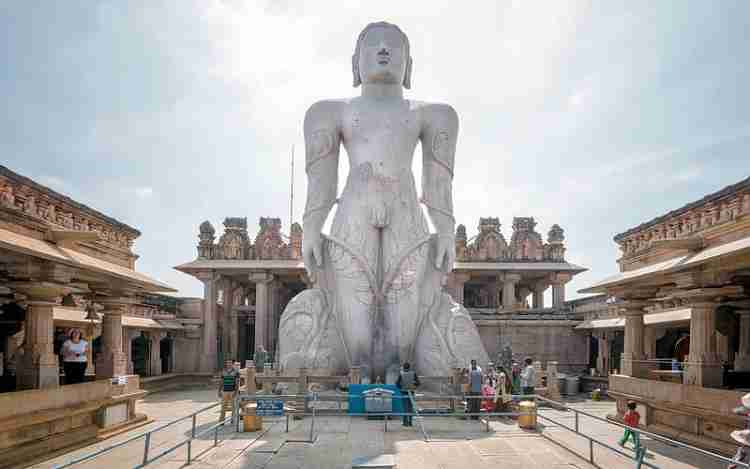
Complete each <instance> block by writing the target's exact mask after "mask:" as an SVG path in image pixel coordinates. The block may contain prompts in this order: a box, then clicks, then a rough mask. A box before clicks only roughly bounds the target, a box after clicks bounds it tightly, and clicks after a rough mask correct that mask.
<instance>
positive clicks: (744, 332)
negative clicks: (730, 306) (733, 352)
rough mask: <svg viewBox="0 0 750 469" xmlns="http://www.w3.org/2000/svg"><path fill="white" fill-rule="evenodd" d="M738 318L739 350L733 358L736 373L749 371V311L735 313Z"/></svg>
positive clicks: (742, 310)
mask: <svg viewBox="0 0 750 469" xmlns="http://www.w3.org/2000/svg"><path fill="white" fill-rule="evenodd" d="M737 315H739V317H740V331H739V342H740V343H739V350H737V356H736V357H735V358H734V369H735V370H736V371H750V309H741V310H739V311H737Z"/></svg>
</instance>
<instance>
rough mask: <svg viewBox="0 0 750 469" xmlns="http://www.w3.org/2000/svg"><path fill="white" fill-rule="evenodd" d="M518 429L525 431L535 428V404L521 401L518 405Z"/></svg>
mask: <svg viewBox="0 0 750 469" xmlns="http://www.w3.org/2000/svg"><path fill="white" fill-rule="evenodd" d="M518 412H519V413H520V414H521V415H519V416H518V427H519V428H526V429H531V430H533V429H535V428H536V403H535V402H531V401H523V402H520V403H519V404H518Z"/></svg>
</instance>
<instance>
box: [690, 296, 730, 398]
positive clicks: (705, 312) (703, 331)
mask: <svg viewBox="0 0 750 469" xmlns="http://www.w3.org/2000/svg"><path fill="white" fill-rule="evenodd" d="M691 306H692V312H691V315H690V353H689V354H688V360H687V361H688V363H687V366H686V367H685V368H686V369H685V376H684V379H683V382H684V383H685V384H691V385H695V386H703V387H718V386H721V381H722V369H721V360H720V359H719V356H718V354H717V353H716V333H715V332H716V316H715V314H714V313H715V311H714V310H715V307H716V305H715V304H714V303H711V302H701V303H694V304H693V305H691Z"/></svg>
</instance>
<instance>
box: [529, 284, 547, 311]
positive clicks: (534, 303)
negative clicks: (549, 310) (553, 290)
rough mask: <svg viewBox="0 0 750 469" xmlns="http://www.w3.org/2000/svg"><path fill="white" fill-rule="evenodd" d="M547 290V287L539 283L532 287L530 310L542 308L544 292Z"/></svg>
mask: <svg viewBox="0 0 750 469" xmlns="http://www.w3.org/2000/svg"><path fill="white" fill-rule="evenodd" d="M546 289H547V285H545V284H543V283H541V282H539V283H537V284H536V285H535V286H534V290H533V291H532V297H531V307H532V308H535V309H536V308H544V290H546Z"/></svg>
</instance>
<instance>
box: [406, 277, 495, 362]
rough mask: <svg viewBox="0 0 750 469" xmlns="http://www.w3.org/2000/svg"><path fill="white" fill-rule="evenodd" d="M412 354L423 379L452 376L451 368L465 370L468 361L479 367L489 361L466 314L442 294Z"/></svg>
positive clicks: (445, 294)
mask: <svg viewBox="0 0 750 469" xmlns="http://www.w3.org/2000/svg"><path fill="white" fill-rule="evenodd" d="M415 354H416V358H417V360H416V361H417V363H416V364H417V370H418V372H419V374H420V375H423V376H451V375H452V373H453V368H455V367H459V368H468V367H469V366H470V363H471V360H476V361H477V363H478V364H479V365H480V366H486V365H487V363H488V362H489V357H488V356H487V352H486V351H485V349H484V345H482V340H481V338H480V337H479V331H478V330H477V327H476V325H475V324H474V322H473V321H472V319H471V316H470V315H469V312H468V311H466V308H464V307H463V306H462V305H460V304H458V303H456V302H455V301H453V298H451V297H450V295H448V294H447V293H444V292H441V293H440V296H439V299H438V302H437V305H436V307H434V308H433V309H432V310H431V311H430V313H429V315H428V317H427V318H426V321H425V324H424V326H423V327H422V330H421V331H420V334H419V336H418V337H417V344H416V347H415Z"/></svg>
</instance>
